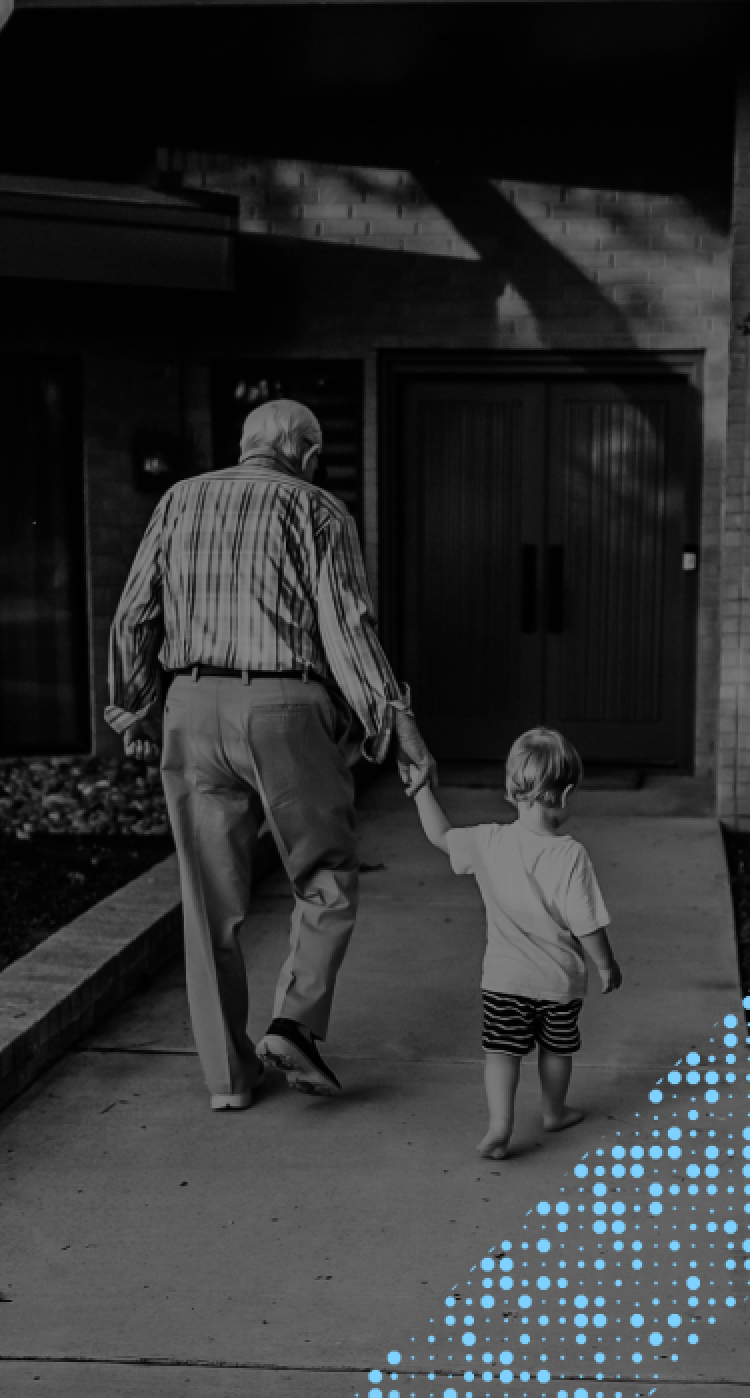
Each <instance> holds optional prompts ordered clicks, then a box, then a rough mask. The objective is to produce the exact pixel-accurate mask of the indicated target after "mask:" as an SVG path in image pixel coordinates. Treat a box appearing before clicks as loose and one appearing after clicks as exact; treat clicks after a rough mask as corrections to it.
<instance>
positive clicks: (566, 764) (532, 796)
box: [505, 727, 583, 807]
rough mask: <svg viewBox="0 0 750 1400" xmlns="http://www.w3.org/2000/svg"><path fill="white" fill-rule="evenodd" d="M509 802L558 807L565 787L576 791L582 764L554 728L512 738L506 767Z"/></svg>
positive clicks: (528, 731) (569, 744)
mask: <svg viewBox="0 0 750 1400" xmlns="http://www.w3.org/2000/svg"><path fill="white" fill-rule="evenodd" d="M505 771H506V790H507V794H508V797H509V798H510V800H511V802H529V803H531V802H541V803H542V804H543V805H544V806H545V807H560V806H561V805H562V796H563V793H564V791H565V789H566V788H567V787H572V788H577V787H578V784H579V783H580V781H581V779H582V777H583V764H582V763H581V757H580V754H579V753H578V750H577V749H574V747H573V745H572V744H571V743H569V742H568V740H567V739H566V738H565V737H564V735H562V734H559V733H558V731H557V730H556V729H544V728H541V727H540V728H538V729H527V730H526V733H525V734H521V736H520V737H519V738H518V739H516V741H515V743H514V745H513V747H512V749H511V751H510V753H509V754H508V761H507V764H506V770H505Z"/></svg>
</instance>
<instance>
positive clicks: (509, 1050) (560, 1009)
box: [482, 990, 583, 1055]
mask: <svg viewBox="0 0 750 1400" xmlns="http://www.w3.org/2000/svg"><path fill="white" fill-rule="evenodd" d="M482 1002H483V1005H484V1023H483V1025H482V1049H483V1050H502V1051H503V1052H504V1053H505V1054H506V1055H528V1054H530V1052H531V1051H532V1050H533V1048H534V1045H535V1044H536V1045H541V1046H543V1047H544V1049H545V1050H551V1051H552V1052H553V1053H554V1054H556V1055H572V1054H574V1052H575V1051H576V1050H580V1048H581V1036H580V1032H579V1030H578V1013H579V1012H580V1010H581V1007H582V1006H583V1002H582V1001H581V1000H580V998H579V999H578V1000H576V1001H535V1000H534V998H533V997H519V996H508V995H506V994H505V993H504V992H486V991H484V990H483V991H482Z"/></svg>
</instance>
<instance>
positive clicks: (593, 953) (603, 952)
mask: <svg viewBox="0 0 750 1400" xmlns="http://www.w3.org/2000/svg"><path fill="white" fill-rule="evenodd" d="M581 942H582V943H583V944H584V945H585V948H586V952H587V953H588V954H589V955H590V957H591V959H592V961H593V962H594V964H595V966H596V970H597V972H598V973H599V976H600V977H601V979H602V991H603V992H604V994H605V996H606V994H607V992H614V991H615V990H616V989H617V987H619V986H620V985H621V983H622V973H621V971H620V964H619V963H618V961H617V958H616V957H615V955H614V953H613V952H612V945H611V944H610V941H609V939H608V937H607V935H606V933H605V931H604V929H603V928H598V929H596V930H595V931H594V933H587V934H584V935H583V936H582V938H581Z"/></svg>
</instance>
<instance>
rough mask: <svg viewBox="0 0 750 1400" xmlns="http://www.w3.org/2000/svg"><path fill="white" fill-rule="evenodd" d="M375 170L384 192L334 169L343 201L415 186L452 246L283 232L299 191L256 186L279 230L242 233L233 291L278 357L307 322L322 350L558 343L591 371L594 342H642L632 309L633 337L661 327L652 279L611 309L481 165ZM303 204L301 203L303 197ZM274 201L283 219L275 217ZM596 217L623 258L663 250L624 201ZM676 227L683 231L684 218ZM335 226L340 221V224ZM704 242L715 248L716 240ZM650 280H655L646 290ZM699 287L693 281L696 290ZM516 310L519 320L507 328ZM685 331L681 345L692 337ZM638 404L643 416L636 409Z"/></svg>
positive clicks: (303, 339) (653, 362) (597, 358)
mask: <svg viewBox="0 0 750 1400" xmlns="http://www.w3.org/2000/svg"><path fill="white" fill-rule="evenodd" d="M388 174H389V175H391V176H392V177H393V187H392V189H391V190H386V189H384V186H383V183H382V182H380V183H378V182H376V181H374V180H368V178H367V172H366V171H363V170H361V169H359V170H352V169H351V168H347V169H346V172H345V179H346V186H347V190H348V192H349V198H352V197H353V196H354V197H357V196H359V198H360V199H362V200H363V201H367V200H372V201H374V200H375V199H377V200H378V201H379V202H380V207H381V209H382V207H383V206H384V205H386V204H387V201H388V200H389V201H390V203H391V205H392V206H393V208H394V211H395V209H396V207H397V206H398V205H399V199H401V200H403V199H404V198H407V197H411V198H414V194H413V191H414V190H415V189H418V190H419V192H420V195H418V196H417V197H421V198H422V203H423V206H424V207H429V208H430V209H431V210H432V211H433V214H435V215H438V216H439V218H440V219H441V221H442V222H443V225H444V227H446V228H449V229H450V230H452V231H453V232H454V233H455V235H456V246H457V253H456V255H454V256H440V255H437V254H435V253H425V252H420V251H418V238H414V239H413V251H412V249H411V248H410V247H409V242H410V240H409V238H408V237H407V238H404V239H401V240H399V239H397V238H396V237H394V238H393V240H392V241H393V243H394V244H396V245H397V246H395V247H393V248H388V249H384V248H382V247H372V246H368V242H367V239H366V238H359V239H357V241H356V243H355V242H354V240H353V239H351V240H350V241H348V242H346V241H343V240H342V241H336V237H335V234H334V236H333V237H326V232H325V231H324V233H323V235H322V236H321V235H317V236H316V234H315V233H314V232H313V231H312V230H310V229H309V224H308V225H307V227H306V229H305V236H302V237H300V236H299V234H298V236H296V237H290V236H288V235H289V234H292V233H293V231H294V229H295V225H296V227H297V229H300V230H302V228H303V227H304V224H301V223H300V219H299V216H298V214H293V212H292V211H295V210H298V209H299V207H300V201H301V200H302V199H304V198H305V194H304V191H302V190H300V188H299V185H297V187H296V188H294V187H292V185H291V182H288V183H287V184H286V185H284V184H283V183H280V184H279V185H278V186H277V185H274V188H273V191H272V194H271V195H269V198H271V199H272V200H273V208H274V213H275V216H276V219H275V224H274V226H276V227H278V225H279V222H281V225H282V227H283V228H284V234H283V235H280V236H272V235H265V234H262V233H254V234H245V235H244V236H242V237H241V239H240V251H239V258H238V279H239V285H240V289H241V291H242V292H244V293H245V295H246V296H247V297H248V298H249V299H250V300H251V305H252V324H253V339H254V340H255V341H256V342H262V343H263V344H264V346H265V348H266V352H267V353H271V352H272V350H274V351H276V352H277V353H282V354H283V353H284V352H285V351H286V352H288V349H289V347H290V345H294V344H295V342H299V343H309V335H310V328H311V326H314V327H315V331H316V336H319V337H320V339H321V340H323V339H324V340H325V343H326V345H335V342H336V338H337V337H338V340H339V342H340V345H341V349H342V350H346V349H347V348H349V345H350V344H351V340H350V333H351V329H353V328H357V329H358V331H359V334H360V335H361V336H364V337H366V338H367V339H368V340H370V341H375V342H376V343H377V342H378V341H379V342H380V343H381V344H385V345H388V346H389V347H398V346H403V347H404V348H411V347H418V348H422V347H424V346H425V345H431V346H432V347H435V346H440V347H444V348H446V349H451V348H453V349H459V348H466V347H469V348H472V349H477V348H480V347H482V346H484V347H486V348H499V347H500V346H502V347H504V348H514V346H517V347H518V348H519V349H521V348H545V349H556V350H566V351H568V352H569V353H570V356H571V359H572V360H573V361H574V362H575V363H576V364H578V365H580V366H581V367H583V368H587V367H590V368H591V370H592V371H595V372H597V373H599V374H600V373H601V367H602V362H601V351H602V350H603V349H612V350H620V351H623V350H624V351H627V350H631V351H638V350H641V351H642V348H643V347H642V340H640V339H639V335H638V334H637V333H636V331H635V330H634V328H633V326H632V325H631V319H630V318H631V316H632V317H633V318H636V319H638V320H639V321H640V327H639V331H640V334H641V335H642V333H643V331H644V330H645V331H648V330H649V316H650V315H652V314H653V318H654V325H653V329H654V330H660V329H662V321H663V318H664V317H665V316H666V315H667V314H668V304H666V305H665V306H663V307H659V309H658V314H657V312H656V311H654V312H652V311H651V308H650V304H649V291H650V290H651V287H652V284H649V283H648V282H647V278H646V272H645V270H644V271H643V273H642V275H640V274H639V275H637V276H635V277H632V276H631V279H630V281H629V282H624V284H623V285H624V288H625V291H626V296H627V305H626V307H621V306H620V305H618V304H616V303H615V302H614V301H613V300H612V298H611V296H610V295H608V294H607V292H606V291H605V290H604V288H603V287H602V286H600V285H599V284H598V283H597V282H596V281H594V280H593V278H592V277H591V276H589V275H588V274H587V272H586V271H585V270H583V268H582V267H581V266H580V265H579V264H578V263H577V262H575V261H573V259H572V258H571V257H568V256H567V255H566V253H565V252H564V251H562V250H561V249H560V248H559V247H557V246H555V244H553V243H552V242H551V241H550V239H549V238H546V237H545V236H544V235H543V233H542V232H540V231H539V230H538V229H537V228H536V227H535V226H534V224H533V223H532V222H531V221H530V219H529V218H527V217H526V216H525V215H524V213H523V212H522V210H521V209H519V208H518V207H517V206H516V204H515V202H514V201H513V200H512V199H511V198H509V197H508V195H506V194H505V193H504V192H503V191H502V190H500V189H498V188H497V185H496V183H495V182H494V181H491V180H489V179H488V178H487V177H486V176H484V175H483V174H481V173H477V172H472V171H469V170H466V169H464V168H456V167H452V166H449V165H447V164H440V165H438V164H431V165H429V166H428V167H426V168H424V169H416V170H415V171H414V173H413V176H411V175H407V176H405V177H403V176H402V179H401V186H400V187H399V186H397V185H396V178H397V176H398V172H388ZM230 178H231V177H230ZM332 178H334V179H335V178H336V176H335V174H334V175H333V177H332ZM404 178H405V179H406V181H407V182H408V186H409V187H408V188H407V189H406V190H405V189H404V187H403V181H404ZM212 183H213V182H212ZM577 193H578V197H579V199H580V198H585V196H586V195H590V198H591V205H592V209H591V215H592V216H593V214H594V209H595V207H596V200H597V192H595V191H590V192H580V191H579V192H577ZM260 197H261V196H260V194H257V195H256V198H257V199H259V198H260ZM308 197H309V196H308ZM339 197H340V196H339ZM309 207H310V210H311V212H314V206H312V205H311V206H309ZM367 207H373V206H368V205H367V204H366V203H365V204H364V205H363V208H364V209H366V208H367ZM403 207H404V208H405V206H403ZM285 208H286V209H288V211H289V214H288V221H287V220H283V219H280V215H282V213H283V210H284V209H285ZM579 212H580V211H579ZM583 212H584V215H585V213H586V210H585V209H584V211H583ZM321 213H322V211H321ZM600 217H601V218H602V220H603V222H604V221H606V220H611V227H612V228H613V229H614V232H615V234H616V235H617V234H619V235H620V237H621V238H622V239H623V245H624V249H625V251H626V253H627V252H630V253H631V254H636V255H640V254H642V255H643V257H644V259H646V258H648V257H649V256H656V257H657V258H659V256H660V253H661V252H662V251H665V250H666V240H665V249H664V250H660V249H659V247H658V246H657V247H654V246H653V245H654V243H655V242H656V238H655V235H654V222H653V220H652V221H647V220H645V219H644V220H642V221H641V222H639V220H638V218H637V215H636V214H635V213H633V211H631V210H629V209H628V207H627V206H626V205H625V206H624V207H623V208H622V209H621V210H620V211H619V212H618V213H617V215H616V217H615V218H614V219H612V214H611V207H610V206H609V205H608V206H607V211H606V216H605V215H604V214H601V215H600ZM694 218H695V224H694V227H695V228H696V229H697V230H700V229H702V228H705V222H704V218H705V216H704V214H702V213H700V214H699V213H696V214H695V216H694ZM686 223H687V225H688V227H689V226H690V218H689V216H688V218H687V220H686ZM340 227H341V228H345V223H344V221H342V223H341V225H340ZM716 238H717V243H718V245H719V246H721V245H722V241H723V240H722V239H721V237H720V236H719V235H716ZM400 245H403V246H400ZM689 255H690V257H691V259H692V260H693V261H694V262H699V261H701V260H702V259H704V260H705V259H708V258H709V257H710V254H707V253H705V252H703V251H699V250H698V249H696V248H695V247H691V248H690V252H689ZM584 256H585V255H584ZM661 261H662V262H663V258H662V259H661ZM686 275H689V273H688V274H686ZM656 276H657V278H658V272H657V274H656ZM657 289H658V281H657V284H656V287H653V291H652V293H651V294H652V295H655V294H656V291H657ZM701 291H702V289H701V288H699V287H697V286H696V287H695V294H696V296H698V294H699V293H701ZM506 293H513V294H515V301H514V302H513V303H511V302H510V301H509V302H508V303H506V307H501V306H500V305H499V303H500V301H501V299H502V298H503V297H504V296H505V295H506ZM521 303H523V304H524V305H522V304H521ZM516 314H517V315H518V317H519V318H521V319H522V320H523V322H524V324H523V325H521V324H518V326H516V324H515V319H514V318H515V317H516ZM657 321H658V324H657ZM516 330H518V331H519V332H520V334H519V336H518V338H517V339H516V338H515V337H514V332H515V331H516ZM690 338H691V340H693V341H694V336H691V337H690ZM330 353H336V351H335V350H333V349H332V350H331V351H330ZM658 365H659V355H658V353H655V352H649V355H648V366H649V371H650V372H653V368H654V366H658ZM663 369H664V374H665V375H667V376H670V377H672V376H674V374H675V371H674V368H673V366H672V365H670V364H669V362H668V361H667V360H666V359H665V360H664V361H663ZM691 398H692V404H691V408H692V409H693V410H694V412H695V414H696V415H697V421H700V417H699V410H700V402H699V395H698V393H697V391H696V390H694V389H693V390H691ZM644 412H645V413H646V415H648V408H647V407H644Z"/></svg>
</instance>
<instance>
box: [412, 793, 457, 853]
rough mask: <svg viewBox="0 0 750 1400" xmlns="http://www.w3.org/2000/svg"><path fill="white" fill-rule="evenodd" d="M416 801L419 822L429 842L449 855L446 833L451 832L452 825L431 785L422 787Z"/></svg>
mask: <svg viewBox="0 0 750 1400" xmlns="http://www.w3.org/2000/svg"><path fill="white" fill-rule="evenodd" d="M414 801H415V802H416V804H417V811H418V813H419V820H420V821H421V823H422V829H423V831H424V834H425V836H426V837H427V840H428V841H431V842H432V844H433V846H437V848H438V850H439V851H444V853H445V855H448V843H447V841H446V839H445V833H446V831H450V829H451V824H450V822H449V821H448V818H447V817H446V815H445V812H444V811H443V809H442V807H441V806H440V803H439V802H438V800H437V798H436V796H435V794H434V792H433V791H432V788H431V787H430V786H429V785H426V786H425V787H421V788H420V789H419V792H418V793H416V795H415V797H414Z"/></svg>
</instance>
